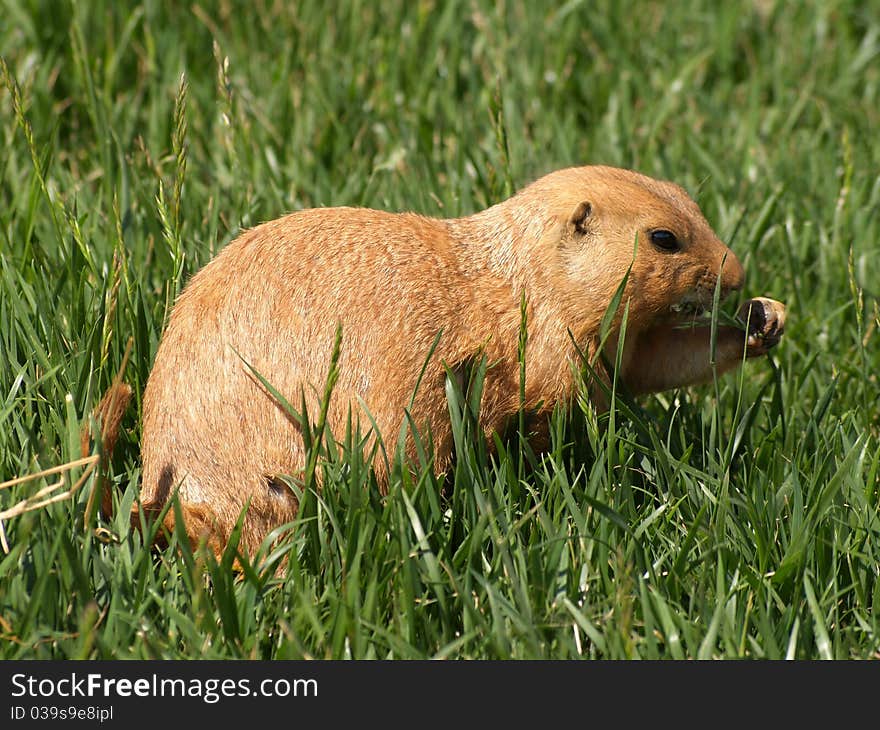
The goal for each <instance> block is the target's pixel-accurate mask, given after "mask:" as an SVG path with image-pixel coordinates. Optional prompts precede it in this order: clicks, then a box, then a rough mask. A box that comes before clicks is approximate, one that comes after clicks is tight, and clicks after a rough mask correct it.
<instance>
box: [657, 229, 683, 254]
mask: <svg viewBox="0 0 880 730" xmlns="http://www.w3.org/2000/svg"><path fill="white" fill-rule="evenodd" d="M651 243H653V244H654V245H655V246H656V247H657V248H662V249H663V250H664V251H678V249H679V248H681V247H680V246H679V244H678V239H677V238H676V237H675V234H674V233H673V232H672V231H667V230H666V229H664V228H658V229H657V230H656V231H651Z"/></svg>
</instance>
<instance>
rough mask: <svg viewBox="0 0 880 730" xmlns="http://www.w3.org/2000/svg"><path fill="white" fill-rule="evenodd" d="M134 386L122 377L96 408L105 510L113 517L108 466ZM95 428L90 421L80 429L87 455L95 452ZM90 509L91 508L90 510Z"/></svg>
mask: <svg viewBox="0 0 880 730" xmlns="http://www.w3.org/2000/svg"><path fill="white" fill-rule="evenodd" d="M131 395H132V391H131V386H130V385H129V384H128V383H123V382H122V380H120V379H119V378H118V377H117V379H116V380H114V381H113V383H112V384H111V385H110V387H109V388H107V392H106V393H104V396H103V397H102V398H101V400H100V402H99V403H98V405H97V406H96V407H95V410H94V411H92V415H93V416H94V419H95V420H96V421H97V422H98V423H100V424H101V433H100V436H99V438H100V440H101V450H100V453H101V461H100V463H99V465H98V469H99V473H100V477H99V478H100V480H101V514H102V515H103V516H104V518H105V519H109V518H110V516H111V514H112V512H113V499H112V495H111V494H110V482H109V481H108V479H107V466H108V464H109V462H110V459H111V458H112V456H113V449H114V447H115V446H116V439H117V438H118V437H119V426H120V425H121V424H122V417H123V416H124V415H125V411H126V409H127V408H128V404H129V402H130V401H131ZM91 443H92V429H91V421H86V423H85V424H84V425H83V427H82V430H81V431H80V449H81V451H82V455H83V456H88V455H89V454H90V453H91ZM87 511H88V512H90V511H91V510H90V509H89V510H87Z"/></svg>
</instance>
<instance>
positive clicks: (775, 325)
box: [737, 297, 785, 357]
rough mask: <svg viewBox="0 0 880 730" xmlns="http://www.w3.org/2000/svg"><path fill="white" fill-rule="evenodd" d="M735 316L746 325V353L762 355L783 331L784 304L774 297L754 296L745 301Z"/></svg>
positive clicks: (778, 338) (753, 355)
mask: <svg viewBox="0 0 880 730" xmlns="http://www.w3.org/2000/svg"><path fill="white" fill-rule="evenodd" d="M737 317H738V318H739V319H740V321H741V322H742V323H743V324H744V325H746V329H747V332H748V336H749V338H748V341H747V342H746V355H747V356H748V357H757V356H758V355H763V354H764V353H766V352H767V351H768V350H769V349H770V348H771V347H773V346H774V345H776V344H777V343H778V342H779V340H780V338H781V337H782V333H783V332H785V305H784V304H783V303H782V302H777V301H776V300H775V299H768V298H766V297H755V298H754V299H750V300H749V301H747V302H745V303H744V304H743V305H742V306H741V307H740V308H739V313H738V314H737Z"/></svg>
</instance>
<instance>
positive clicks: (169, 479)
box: [142, 167, 784, 549]
mask: <svg viewBox="0 0 880 730" xmlns="http://www.w3.org/2000/svg"><path fill="white" fill-rule="evenodd" d="M658 228H662V229H667V230H670V231H672V232H674V233H675V234H676V236H677V237H678V239H679V240H680V241H681V244H682V248H681V250H680V251H677V252H675V253H670V252H668V251H663V250H660V249H658V248H657V247H655V246H653V245H652V244H651V242H650V232H651V231H652V230H655V229H658ZM636 238H638V250H637V254H636V255H635V258H634V259H633V253H634V243H635V241H636ZM631 264H632V270H631V274H630V277H629V281H628V284H627V287H626V290H625V296H624V304H626V303H628V305H629V311H628V317H627V337H626V345H625V350H624V352H623V353H620V359H621V371H620V374H621V376H622V379H623V382H624V383H625V384H626V386H627V387H628V388H629V389H630V391H632V392H634V393H645V392H651V391H659V390H663V389H667V388H671V387H676V386H683V385H688V384H692V383H699V382H704V381H706V380H710V379H711V378H712V375H713V367H712V364H711V363H710V356H709V331H708V327H706V326H700V327H696V328H691V329H681V328H676V325H680V324H681V323H682V321H683V320H684V321H686V320H687V319H688V315H687V314H682V313H681V312H679V313H676V312H675V311H673V307H677V306H678V305H680V304H682V303H685V304H687V303H690V304H692V305H693V304H699V305H709V304H710V303H711V301H712V296H713V292H714V289H715V284H716V280H717V277H718V275H719V272H720V276H721V291H722V295H726V294H728V293H730V292H732V291H734V290H737V289H739V288H740V287H741V286H742V284H743V278H744V274H743V269H742V267H741V265H740V263H739V261H737V259H736V257H735V256H734V255H733V253H732V252H731V251H730V250H729V249H727V247H726V246H724V244H722V243H721V242H720V241H719V240H718V239H717V237H716V236H715V234H714V233H713V232H712V229H711V228H710V227H709V224H708V223H707V222H706V220H705V219H704V217H703V215H702V214H701V212H700V210H699V208H698V207H697V205H696V204H695V203H694V202H693V201H692V200H691V199H690V198H689V197H688V195H687V194H686V193H685V192H684V190H682V189H681V188H680V187H678V186H677V185H673V184H671V183H667V182H659V181H656V180H653V179H650V178H647V177H644V176H642V175H638V174H636V173H633V172H629V171H626V170H619V169H614V168H607V167H581V168H570V169H565V170H560V171H558V172H555V173H552V174H550V175H547V176H546V177H543V178H541V179H539V180H538V181H536V182H534V183H533V184H532V185H530V186H528V187H526V188H525V189H524V190H522V191H520V192H519V193H518V194H516V195H515V196H513V197H512V198H510V199H509V200H506V201H504V202H502V203H499V204H498V205H495V206H493V207H491V208H489V209H488V210H485V211H482V212H480V213H477V214H475V215H472V216H469V217H466V218H459V219H455V220H438V219H432V218H426V217H423V216H419V215H414V214H409V213H402V214H393V213H385V212H380V211H376V210H367V209H356V208H327V209H316V210H305V211H302V212H298V213H294V214H291V215H288V216H285V217H283V218H280V219H278V220H274V221H271V222H269V223H265V224H263V225H260V226H257V227H256V228H254V229H252V230H249V231H246V232H245V233H243V234H242V235H241V236H240V237H239V238H238V239H236V240H235V241H233V242H232V243H231V244H229V245H228V246H227V247H226V248H225V249H224V250H223V251H221V252H220V254H219V255H218V256H217V257H216V258H215V259H214V260H213V261H212V262H210V263H209V264H208V265H207V266H205V267H204V268H203V269H202V270H201V271H200V272H198V273H197V274H196V275H195V276H194V277H193V278H192V280H191V281H190V283H189V285H188V286H187V287H186V289H185V290H184V291H183V293H182V294H181V296H180V298H179V299H178V301H177V303H176V304H175V307H174V310H173V312H172V315H171V318H170V321H169V324H168V328H167V330H166V331H165V333H164V336H163V338H162V341H161V344H160V346H159V351H158V353H157V356H156V362H155V365H154V368H153V371H152V373H151V375H150V379H149V382H148V384H147V388H146V391H145V393H144V423H143V441H142V456H143V486H142V501H143V503H144V505H145V506H146V507H147V508H148V509H155V510H158V509H160V508H161V507H162V505H163V504H164V502H165V501H166V500H167V498H168V496H169V494H170V493H171V492H172V490H174V489H176V488H179V497H180V500H181V505H182V508H183V514H184V517H185V520H186V523H187V524H186V527H187V530H188V532H189V534H190V536H191V537H192V538H193V539H197V538H198V537H199V536H207V537H208V539H209V540H210V542H211V544H212V545H213V546H214V547H215V549H219V548H221V547H222V545H223V544H224V543H225V541H226V539H227V537H228V535H229V531H230V530H231V528H232V526H233V524H234V523H235V521H236V519H237V518H238V516H239V513H240V511H241V510H242V508H243V507H244V506H245V504H246V503H248V502H249V503H250V508H249V510H248V514H247V518H246V521H245V529H244V533H243V542H244V543H245V545H246V546H247V547H248V548H250V549H254V548H255V547H256V546H257V545H259V543H260V541H261V539H262V538H263V537H264V536H265V535H266V534H267V532H268V531H270V530H271V529H272V528H273V527H275V526H277V525H278V524H280V523H282V522H285V521H288V520H290V519H292V518H293V517H294V515H295V513H296V509H297V503H296V499H295V498H294V497H293V495H292V494H291V492H290V491H289V490H287V489H284V488H280V489H279V488H277V485H276V486H273V483H272V477H273V476H274V475H278V474H291V475H294V476H296V475H298V474H300V473H301V471H302V469H303V467H304V464H305V455H304V448H303V442H302V438H301V434H300V431H299V427H298V426H297V425H296V424H295V422H293V421H292V420H290V419H289V418H288V417H286V416H285V414H284V412H283V410H282V409H281V408H280V407H279V406H278V404H277V403H276V402H275V401H274V399H273V398H272V397H271V396H270V395H269V393H268V392H267V391H266V389H265V388H264V387H263V386H262V385H260V384H259V382H258V380H257V379H256V378H255V377H254V376H253V374H252V373H251V372H250V370H249V369H248V367H247V366H246V365H245V364H244V362H243V360H245V361H247V362H248V363H250V364H251V365H252V366H253V367H254V368H255V369H256V370H257V371H258V372H259V373H261V374H262V375H263V376H264V377H265V378H266V379H267V380H268V381H269V382H270V383H271V384H272V385H273V386H274V387H275V388H276V389H277V390H278V391H280V392H281V393H282V394H284V395H285V396H286V397H287V399H288V400H289V401H290V402H291V403H293V404H294V405H295V406H299V403H300V398H301V393H303V392H304V394H305V399H306V402H307V404H308V408H309V414H310V417H311V418H312V419H313V420H314V419H315V418H316V416H317V412H318V404H319V400H320V393H321V390H322V388H323V383H324V381H325V379H326V376H327V368H328V363H329V359H330V353H331V347H332V343H333V339H334V332H335V330H336V327H337V323H341V326H342V333H343V347H342V355H341V360H340V374H339V380H338V383H337V384H336V388H335V391H334V395H333V399H332V401H331V407H330V411H329V415H328V426H329V427H330V429H331V430H333V431H334V432H337V433H339V432H341V431H344V428H345V422H346V417H347V414H348V411H349V408H350V407H351V408H353V409H354V413H355V415H356V416H358V415H359V417H360V424H361V426H362V427H367V426H369V423H370V422H369V421H368V420H367V418H366V417H365V415H364V413H363V410H362V405H365V406H366V407H367V408H368V409H369V412H370V413H371V414H372V417H373V418H374V419H375V421H376V424H377V425H378V427H379V431H380V433H381V434H382V435H383V436H384V437H386V438H388V439H389V440H390V441H391V442H392V443H393V442H394V440H395V439H396V436H397V434H398V432H399V429H400V426H401V422H402V419H403V418H404V410H403V409H404V407H406V406H407V405H408V403H409V401H410V398H411V396H412V393H413V389H414V388H415V385H416V381H417V379H418V376H419V373H420V371H421V369H422V366H423V364H424V361H425V358H426V355H427V353H428V352H429V350H430V348H431V345H432V343H433V342H434V340H435V337H436V336H437V334H438V332H442V335H441V337H440V340H439V344H438V346H437V349H436V351H435V353H434V355H433V357H432V358H431V360H430V362H429V363H428V366H427V370H426V372H425V375H424V378H423V380H422V383H421V386H420V388H419V391H418V394H417V397H416V399H415V402H414V404H413V408H412V409H411V412H412V415H413V418H414V420H415V422H416V424H417V425H418V426H419V428H421V429H427V428H429V429H430V431H431V434H432V436H433V440H434V444H435V452H436V468H437V470H438V471H442V470H443V469H445V468H446V467H447V466H448V463H449V460H450V458H451V454H452V439H451V431H450V425H449V416H448V411H447V403H446V399H445V389H444V382H445V371H444V368H443V364H444V363H446V364H448V365H449V366H450V367H452V368H456V367H459V366H462V365H463V364H464V363H467V362H470V361H472V360H473V359H474V358H475V357H478V356H480V355H481V354H485V355H486V357H487V358H488V361H489V362H491V363H494V365H493V366H492V367H491V368H490V370H489V373H488V377H487V380H486V384H485V392H484V395H483V402H482V414H481V419H482V424H481V425H482V427H483V428H484V429H485V431H486V432H487V433H489V432H492V431H497V430H501V429H503V428H504V426H505V424H506V423H507V422H508V420H509V419H510V418H511V416H513V415H515V414H516V412H517V409H518V407H519V400H520V397H519V364H518V360H517V342H518V335H519V327H520V302H521V296H522V295H523V293H524V294H525V297H526V299H527V302H528V306H527V315H528V347H527V353H526V361H527V389H526V407H527V408H536V407H537V406H538V405H539V404H541V408H542V409H544V410H549V409H551V408H552V407H553V405H554V404H556V403H558V402H560V401H565V400H566V399H568V398H569V397H570V396H571V394H572V390H573V387H574V382H573V374H572V373H573V368H572V367H571V364H572V361H573V360H575V358H576V349H575V347H574V346H573V345H572V342H571V337H573V338H574V339H575V341H576V342H577V344H578V346H579V347H580V348H581V350H582V351H583V352H586V353H587V354H588V355H589V356H591V357H592V356H594V355H595V354H596V350H597V347H598V334H599V329H600V323H601V320H602V316H603V314H604V312H605V310H606V308H607V306H608V304H609V302H610V301H611V298H612V295H613V294H614V292H615V290H616V289H617V287H618V285H619V284H620V282H621V280H622V279H623V277H624V274H625V273H626V271H627V269H628V267H630V265H631ZM753 306H754V308H755V310H756V311H757V310H758V309H760V310H761V311H762V313H764V314H766V316H764V317H763V320H762V321H760V322H758V319H754V318H753V319H751V320H749V322H750V328H751V331H752V337H751V338H750V339H749V341H748V345H747V354H748V355H749V356H754V355H758V354H761V353H763V352H765V351H766V349H767V348H768V347H769V346H771V345H772V344H775V340H774V341H771V340H773V337H775V338H776V339H777V340H778V334H781V331H782V326H783V324H784V307H782V305H779V304H778V303H777V302H772V300H754V305H753ZM622 309H623V307H621V311H622ZM690 318H691V319H693V314H691V315H690ZM619 325H620V317H619V316H618V318H617V320H616V323H615V327H619ZM569 333H570V334H569ZM764 334H766V335H767V337H766V338H762V335H764ZM744 340H745V337H744V333H743V331H742V330H740V329H736V328H731V327H719V330H718V339H717V355H716V364H715V370H714V371H715V372H723V371H725V370H728V369H730V368H732V367H734V366H736V365H737V364H738V363H739V362H740V361H741V360H742V355H743V350H744ZM608 342H609V343H616V342H617V334H616V330H614V331H612V335H611V337H610V338H609V340H608ZM606 349H607V350H609V354H610V355H612V356H613V355H614V354H615V353H614V352H613V346H612V347H610V348H606ZM361 404H362V405H361ZM377 461H378V460H377ZM382 478H383V477H382V475H381V474H380V479H382Z"/></svg>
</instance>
